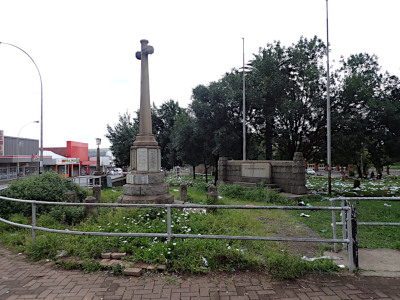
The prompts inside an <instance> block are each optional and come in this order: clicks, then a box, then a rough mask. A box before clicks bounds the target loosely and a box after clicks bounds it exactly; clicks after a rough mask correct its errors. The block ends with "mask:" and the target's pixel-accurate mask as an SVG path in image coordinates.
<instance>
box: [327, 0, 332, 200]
mask: <svg viewBox="0 0 400 300" xmlns="http://www.w3.org/2000/svg"><path fill="white" fill-rule="evenodd" d="M326 72H327V81H326V136H327V142H326V146H327V156H328V157H327V161H328V194H331V193H332V158H331V99H330V75H329V22H328V0H326Z"/></svg>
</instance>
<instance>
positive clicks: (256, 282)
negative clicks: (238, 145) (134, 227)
mask: <svg viewBox="0 0 400 300" xmlns="http://www.w3.org/2000/svg"><path fill="white" fill-rule="evenodd" d="M3 299H4V300H5V299H7V300H12V299H45V300H62V299H63V300H82V299H85V300H100V299H102V300H113V299H115V300H125V299H137V300H141V299H183V300H185V299H187V300H193V299H199V300H202V299H204V300H205V299H215V300H242V299H282V300H283V299H284V300H295V299H301V300H336V299H337V300H341V299H381V300H383V299H385V300H389V299H391V300H396V299H397V300H400V278H383V277H358V276H355V275H352V274H340V275H307V276H305V277H303V278H301V279H298V280H293V281H288V280H285V281H274V280H270V279H269V278H268V277H267V276H265V275H261V274H258V273H254V272H248V273H246V272H240V273H232V274H227V273H224V274H211V275H205V276H185V277H174V276H163V275H161V274H153V275H142V276H141V277H119V276H114V275H112V274H109V273H105V272H100V273H96V274H86V273H84V272H82V271H66V270H60V269H55V268H53V267H52V266H51V264H50V263H47V264H38V263H29V262H27V261H26V260H25V258H24V257H23V256H22V255H17V254H13V253H11V252H10V251H8V250H6V249H3V248H1V247H0V300H3Z"/></svg>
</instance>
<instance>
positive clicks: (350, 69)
mask: <svg viewBox="0 0 400 300" xmlns="http://www.w3.org/2000/svg"><path fill="white" fill-rule="evenodd" d="M341 64H342V67H341V68H340V70H339V73H340V75H339V78H340V82H339V88H338V95H337V97H336V98H335V102H334V104H333V107H334V109H333V111H332V124H333V126H332V157H333V160H334V161H335V162H336V163H340V164H349V163H350V164H353V165H355V166H357V168H358V173H359V175H360V176H361V174H362V173H363V169H365V166H366V164H367V163H368V161H367V157H368V156H367V155H366V153H365V151H366V150H368V152H369V153H373V156H374V157H376V158H378V157H379V158H381V157H382V150H383V148H382V147H381V141H379V140H380V138H379V136H380V135H381V134H382V133H383V131H382V129H383V128H382V127H381V122H380V120H379V118H380V117H379V115H380V114H379V113H378V111H379V107H380V106H381V103H382V102H381V99H380V98H381V84H382V76H381V75H380V74H379V70H380V67H379V64H378V60H377V57H376V56H375V55H372V56H371V55H369V54H362V53H361V54H358V55H351V56H350V57H349V58H348V59H347V60H344V59H342V60H341ZM362 158H363V159H362ZM361 160H363V165H361ZM375 163H376V164H377V165H378V168H379V162H378V161H377V160H376V161H375Z"/></svg>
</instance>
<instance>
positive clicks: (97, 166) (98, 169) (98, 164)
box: [95, 138, 102, 175]
mask: <svg viewBox="0 0 400 300" xmlns="http://www.w3.org/2000/svg"><path fill="white" fill-rule="evenodd" d="M100 144H101V139H100V138H96V145H97V163H96V172H95V173H96V175H99V174H101V173H102V172H101V170H100Z"/></svg>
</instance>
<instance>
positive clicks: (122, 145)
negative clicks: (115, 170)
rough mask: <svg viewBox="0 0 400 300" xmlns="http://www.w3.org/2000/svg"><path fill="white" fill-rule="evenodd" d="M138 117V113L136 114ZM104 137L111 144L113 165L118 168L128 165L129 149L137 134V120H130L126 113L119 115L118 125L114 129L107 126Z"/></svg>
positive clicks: (128, 114)
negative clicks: (113, 158)
mask: <svg viewBox="0 0 400 300" xmlns="http://www.w3.org/2000/svg"><path fill="white" fill-rule="evenodd" d="M137 115H138V116H139V111H138V112H137ZM107 132H108V133H107V134H106V137H107V138H108V140H109V141H110V143H111V147H110V149H111V151H112V153H113V155H114V157H115V164H116V166H118V167H127V166H129V165H130V148H131V146H132V145H133V142H134V141H135V139H136V135H137V134H138V133H139V120H138V117H137V119H133V120H132V118H131V115H130V113H128V112H126V113H125V114H123V115H119V123H117V124H116V125H115V126H114V128H113V127H111V126H110V125H109V124H107Z"/></svg>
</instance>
